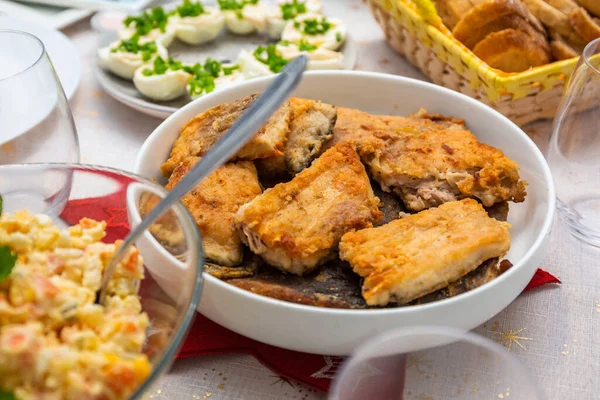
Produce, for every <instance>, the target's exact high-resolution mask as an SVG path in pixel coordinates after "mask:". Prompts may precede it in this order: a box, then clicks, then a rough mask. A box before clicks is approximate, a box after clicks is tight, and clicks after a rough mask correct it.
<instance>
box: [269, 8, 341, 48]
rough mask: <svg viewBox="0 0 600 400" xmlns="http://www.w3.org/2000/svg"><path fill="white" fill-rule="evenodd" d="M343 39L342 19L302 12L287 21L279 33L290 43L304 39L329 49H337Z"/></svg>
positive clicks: (282, 38)
mask: <svg viewBox="0 0 600 400" xmlns="http://www.w3.org/2000/svg"><path fill="white" fill-rule="evenodd" d="M345 39H346V26H345V25H344V24H343V22H342V21H340V20H339V19H336V18H331V19H329V18H327V17H325V16H323V15H317V14H304V15H301V16H299V17H298V18H296V19H294V20H291V21H288V23H287V24H286V25H285V28H284V29H283V32H282V33H281V40H285V41H288V42H292V43H299V42H300V41H301V40H305V41H307V42H308V43H310V44H313V45H315V46H318V47H322V48H325V49H329V50H337V49H339V48H340V46H341V45H342V44H343V43H344V40H345Z"/></svg>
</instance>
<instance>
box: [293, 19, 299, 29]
mask: <svg viewBox="0 0 600 400" xmlns="http://www.w3.org/2000/svg"><path fill="white" fill-rule="evenodd" d="M294 28H296V29H300V22H298V21H294Z"/></svg>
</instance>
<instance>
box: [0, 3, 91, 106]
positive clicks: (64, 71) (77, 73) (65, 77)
mask: <svg viewBox="0 0 600 400" xmlns="http://www.w3.org/2000/svg"><path fill="white" fill-rule="evenodd" d="M0 29H14V30H17V31H24V32H28V33H31V34H32V35H34V36H36V37H37V38H38V39H40V40H41V41H42V43H44V46H45V47H46V51H47V52H48V55H49V56H50V59H51V60H52V64H53V65H54V69H55V71H56V74H57V75H58V78H59V79H60V82H61V84H62V87H63V90H64V91H65V95H66V96H67V98H68V99H70V98H71V97H72V96H73V94H74V93H75V90H76V89H77V86H78V85H79V79H80V78H81V58H80V57H79V53H78V52H77V49H75V46H73V43H71V41H70V40H69V39H68V38H67V37H66V36H65V35H64V34H62V33H61V32H59V31H56V30H54V29H51V28H47V27H45V26H41V25H38V24H35V23H32V22H28V21H24V20H20V19H17V18H13V17H9V16H7V15H0Z"/></svg>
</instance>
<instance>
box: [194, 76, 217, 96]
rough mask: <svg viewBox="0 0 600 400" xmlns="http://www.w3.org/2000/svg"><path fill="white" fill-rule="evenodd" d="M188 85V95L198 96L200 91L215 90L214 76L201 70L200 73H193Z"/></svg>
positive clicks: (208, 91)
mask: <svg viewBox="0 0 600 400" xmlns="http://www.w3.org/2000/svg"><path fill="white" fill-rule="evenodd" d="M189 85H190V87H189V93H190V96H200V95H201V94H202V93H210V92H212V91H213V90H215V77H214V76H212V75H211V74H209V73H208V72H206V71H204V70H201V71H200V73H198V74H197V75H194V77H193V78H192V79H191V80H190V83H189Z"/></svg>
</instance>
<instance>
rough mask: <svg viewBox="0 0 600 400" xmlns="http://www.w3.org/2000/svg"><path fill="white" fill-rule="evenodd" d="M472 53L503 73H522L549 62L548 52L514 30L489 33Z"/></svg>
mask: <svg viewBox="0 0 600 400" xmlns="http://www.w3.org/2000/svg"><path fill="white" fill-rule="evenodd" d="M473 53H474V54H475V55H476V56H477V57H479V58H480V59H481V60H483V61H484V62H486V63H487V64H488V65H489V66H490V67H492V68H496V69H499V70H501V71H504V72H522V71H526V70H528V69H529V68H531V67H537V66H540V65H544V64H548V63H549V62H550V61H551V54H550V51H549V50H547V49H544V48H543V47H542V46H540V45H539V44H538V43H536V42H535V41H533V40H531V37H530V36H529V35H528V34H526V33H525V32H522V31H519V30H516V29H505V30H503V31H500V32H494V33H490V34H489V35H488V36H486V38H485V39H483V40H482V41H481V42H479V43H478V44H477V46H475V48H474V49H473Z"/></svg>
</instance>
